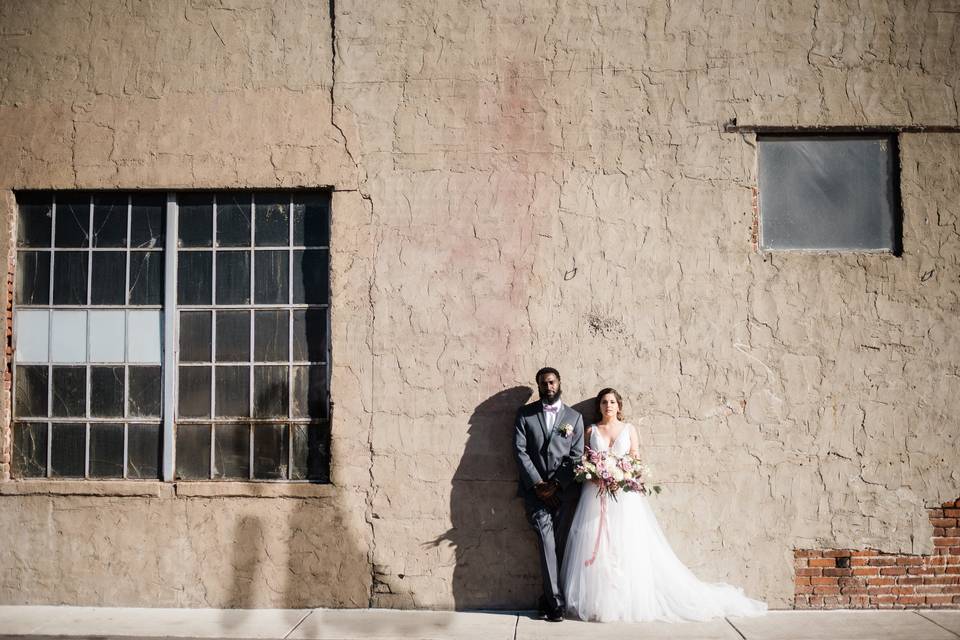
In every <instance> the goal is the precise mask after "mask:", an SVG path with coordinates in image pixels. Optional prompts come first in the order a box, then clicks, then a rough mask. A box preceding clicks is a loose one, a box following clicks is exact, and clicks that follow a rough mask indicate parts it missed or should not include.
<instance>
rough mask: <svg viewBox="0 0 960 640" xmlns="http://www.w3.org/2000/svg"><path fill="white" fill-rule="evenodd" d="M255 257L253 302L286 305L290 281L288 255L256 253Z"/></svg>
mask: <svg viewBox="0 0 960 640" xmlns="http://www.w3.org/2000/svg"><path fill="white" fill-rule="evenodd" d="M256 256H257V257H256V265H255V267H254V268H255V273H256V282H255V284H254V292H253V297H254V301H255V302H256V304H287V295H288V293H287V292H288V290H289V289H288V287H289V281H290V273H289V266H288V264H289V260H290V255H289V253H288V252H286V251H257V252H256Z"/></svg>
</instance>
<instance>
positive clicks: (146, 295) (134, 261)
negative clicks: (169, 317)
mask: <svg viewBox="0 0 960 640" xmlns="http://www.w3.org/2000/svg"><path fill="white" fill-rule="evenodd" d="M130 304H133V305H142V304H163V253H162V252H160V251H131V252H130Z"/></svg>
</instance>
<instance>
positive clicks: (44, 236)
mask: <svg viewBox="0 0 960 640" xmlns="http://www.w3.org/2000/svg"><path fill="white" fill-rule="evenodd" d="M17 212H18V215H17V246H18V247H49V246H50V228H51V222H52V220H53V194H52V193H50V192H33V193H18V194H17Z"/></svg>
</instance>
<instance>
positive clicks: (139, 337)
mask: <svg viewBox="0 0 960 640" xmlns="http://www.w3.org/2000/svg"><path fill="white" fill-rule="evenodd" d="M162 329H163V313H162V312H161V311H128V312H127V336H128V341H127V362H160V351H161V349H160V332H161V331H162Z"/></svg>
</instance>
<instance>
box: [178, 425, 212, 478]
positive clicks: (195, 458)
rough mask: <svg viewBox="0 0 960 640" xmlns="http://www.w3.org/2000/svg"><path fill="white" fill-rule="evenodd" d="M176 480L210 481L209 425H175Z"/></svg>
mask: <svg viewBox="0 0 960 640" xmlns="http://www.w3.org/2000/svg"><path fill="white" fill-rule="evenodd" d="M176 475H177V479H178V480H179V479H182V480H209V479H210V425H208V424H178V425H177V473H176Z"/></svg>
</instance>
